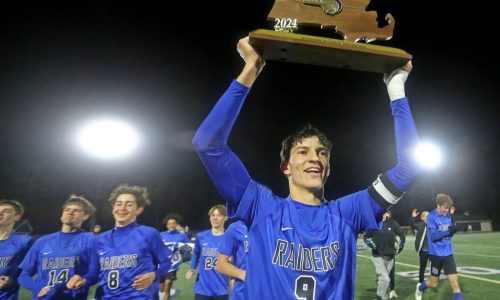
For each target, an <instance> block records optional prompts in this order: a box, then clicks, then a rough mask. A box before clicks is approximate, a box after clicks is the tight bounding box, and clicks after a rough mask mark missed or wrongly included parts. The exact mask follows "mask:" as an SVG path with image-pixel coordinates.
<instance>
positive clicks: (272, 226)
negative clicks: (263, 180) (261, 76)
mask: <svg viewBox="0 0 500 300" xmlns="http://www.w3.org/2000/svg"><path fill="white" fill-rule="evenodd" d="M248 92H249V89H248V88H247V87H245V86H243V85H242V84H240V83H239V82H237V81H233V83H232V84H231V86H230V87H229V88H228V90H227V91H226V92H225V93H224V95H223V96H222V97H221V98H220V100H219V101H218V102H217V104H216V105H215V107H214V108H213V110H212V111H211V112H210V114H209V115H208V117H207V118H206V119H205V121H204V122H203V123H202V125H201V126H200V128H199V129H198V131H197V132H196V135H195V137H194V139H193V145H194V147H195V149H196V150H197V152H198V154H199V156H200V158H201V160H202V162H203V164H204V165H205V167H206V169H207V171H208V173H209V175H210V177H211V179H212V181H213V182H214V184H215V185H216V187H217V189H218V191H219V192H220V194H221V195H222V197H223V198H224V199H225V200H226V203H227V207H228V213H229V215H230V216H232V217H236V218H238V219H241V220H243V221H244V222H245V223H246V224H247V225H248V226H249V238H250V240H249V243H250V244H251V245H254V248H253V249H254V250H252V251H250V252H249V257H248V269H247V277H246V284H247V286H251V287H252V288H251V289H246V290H245V293H246V294H245V299H271V298H276V299H280V298H294V297H295V296H296V295H300V297H309V296H311V295H310V293H313V294H314V295H315V297H317V299H352V298H353V296H354V278H355V273H354V271H355V258H356V238H357V234H359V233H360V232H362V231H364V230H369V229H372V230H373V229H377V228H379V225H380V223H379V222H380V220H381V216H382V214H383V212H384V208H387V207H389V206H390V205H392V204H393V203H391V204H389V205H388V204H387V203H384V201H383V200H382V201H381V199H374V198H373V197H372V196H371V194H370V193H369V189H364V190H361V191H359V192H356V193H353V194H351V195H347V196H345V197H342V198H340V199H337V200H336V201H325V202H324V203H322V204H321V205H320V206H310V205H305V204H302V203H299V202H297V201H295V200H294V199H292V198H291V197H290V196H289V197H288V198H281V197H278V196H276V195H274V194H273V193H272V192H271V191H270V190H269V189H268V188H266V187H265V186H263V185H261V184H259V183H257V182H255V181H253V180H252V178H251V177H250V175H249V174H248V172H247V170H246V168H245V166H244V165H243V163H242V162H241V161H240V159H239V158H238V157H237V156H236V155H235V154H234V153H233V152H232V151H231V149H230V148H229V147H228V145H227V140H228V137H229V133H230V131H231V128H232V126H233V124H234V122H235V121H236V118H237V116H238V114H239V112H240V110H241V107H242V105H243V102H244V100H245V98H246V96H247V94H248ZM391 108H392V114H393V116H394V126H395V134H396V146H397V157H398V163H397V165H396V166H394V167H393V168H392V169H390V170H389V171H388V172H386V177H387V178H388V183H389V184H390V185H394V186H395V189H398V190H399V191H404V190H406V189H407V188H408V187H409V186H410V184H411V183H412V181H413V180H414V178H415V176H416V175H417V174H418V173H419V171H420V170H419V168H418V167H417V165H416V162H415V161H414V160H413V158H412V155H411V153H412V149H413V147H414V146H416V145H417V143H418V136H417V132H416V128H415V124H414V122H413V118H412V116H411V112H410V109H409V105H408V100H407V99H406V98H402V99H399V100H396V101H393V102H391ZM373 186H375V183H374V185H373ZM391 188H392V187H391ZM382 198H383V197H382ZM271 287H272V288H271ZM304 287H307V289H306V288H304Z"/></svg>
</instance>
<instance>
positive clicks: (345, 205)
mask: <svg viewBox="0 0 500 300" xmlns="http://www.w3.org/2000/svg"><path fill="white" fill-rule="evenodd" d="M237 50H238V52H239V53H240V55H241V57H242V58H243V59H244V61H245V65H244V67H243V70H242V71H241V73H240V74H239V75H238V76H237V78H236V79H235V80H234V81H233V82H232V83H231V85H230V86H229V87H228V89H227V90H226V92H225V93H224V94H223V95H222V97H221V98H220V99H219V101H218V103H217V104H216V105H215V106H214V108H213V110H212V111H211V112H210V114H209V115H208V116H207V118H206V119H205V120H204V122H203V123H202V124H201V126H200V127H199V129H198V130H197V132H196V134H195V137H194V139H193V146H194V148H195V150H196V151H197V153H198V155H199V157H200V158H201V160H202V162H203V164H204V165H205V167H206V169H207V171H208V173H209V175H210V177H211V179H212V181H213V183H214V184H215V185H216V188H217V190H218V191H219V193H220V194H221V196H222V198H223V199H224V200H225V202H226V206H223V205H218V206H214V207H212V208H211V209H210V211H209V217H210V222H211V226H212V228H211V229H209V230H207V231H203V232H201V233H199V234H198V235H197V236H196V239H195V245H194V249H193V255H192V258H191V265H190V269H189V271H188V272H187V273H186V278H187V279H191V278H193V277H194V276H195V274H196V283H195V285H194V286H195V287H194V292H195V299H226V298H228V289H227V286H228V284H229V283H228V278H229V277H231V278H234V279H235V282H234V285H233V287H234V288H233V290H232V293H231V298H232V299H252V300H253V299H307V300H309V299H321V300H323V299H327V300H329V299H332V300H345V299H354V286H355V270H356V268H355V266H356V250H357V237H358V235H359V234H361V233H363V232H365V231H370V230H380V229H381V228H382V218H383V215H384V214H385V213H386V212H387V211H388V210H390V208H391V207H392V206H393V205H396V204H397V202H398V201H399V200H400V199H401V198H402V197H403V195H404V191H406V190H407V189H408V188H409V187H410V186H411V184H412V183H413V182H414V181H415V179H416V178H417V177H418V175H420V174H421V172H422V170H421V169H420V167H419V166H418V165H417V164H416V162H415V159H414V158H413V156H412V155H411V153H412V151H411V149H414V146H415V145H417V144H418V142H419V139H418V135H417V131H416V126H415V124H414V121H413V117H412V114H411V111H410V108H409V103H408V99H407V98H406V96H405V89H404V84H405V81H406V78H407V77H408V75H409V73H410V71H411V70H412V64H411V61H410V62H408V63H407V64H405V65H404V66H402V67H400V68H397V69H396V70H394V71H393V72H392V73H390V74H386V75H385V76H384V82H385V84H386V86H387V91H388V95H389V99H390V107H391V111H392V115H393V119H394V128H395V139H396V143H395V144H396V153H397V163H396V165H395V166H393V167H392V168H390V169H389V170H387V171H386V172H384V173H382V174H380V175H378V176H377V177H376V179H375V180H374V181H373V183H372V184H370V185H369V186H368V187H367V188H364V189H361V190H359V191H357V192H355V193H352V194H350V195H346V196H344V197H341V198H339V199H336V200H331V201H328V200H326V199H325V197H324V187H325V182H326V180H327V178H328V176H329V175H330V170H331V169H330V156H331V148H332V143H331V142H330V140H329V139H328V138H327V137H326V135H325V134H324V133H322V132H321V131H319V130H318V129H316V128H314V127H313V126H311V125H309V124H308V125H306V126H305V127H304V128H302V129H301V130H299V131H297V132H295V133H293V134H291V135H290V136H288V137H287V138H285V140H283V143H282V149H281V153H280V156H281V163H280V169H281V171H282V173H283V174H284V175H285V177H286V180H287V182H288V186H289V192H290V194H289V195H288V197H286V198H284V197H280V196H278V195H276V194H274V193H273V192H272V191H271V190H270V189H269V188H268V187H267V186H265V185H263V184H261V183H259V182H257V181H255V180H254V179H253V178H252V177H251V176H250V174H249V173H248V171H247V169H246V167H245V165H244V164H243V162H242V161H241V160H240V159H239V158H238V157H237V156H236V154H235V153H234V152H233V151H232V150H231V149H230V148H229V146H228V145H227V141H228V138H229V134H230V132H231V129H232V126H233V125H234V123H235V121H236V119H237V117H238V115H239V113H240V111H241V107H242V106H243V103H244V102H245V99H246V97H247V95H248V94H249V92H250V88H251V86H252V85H253V84H254V82H255V80H256V79H257V77H258V76H259V74H260V73H261V71H262V69H263V68H264V66H265V60H264V58H263V57H262V56H261V55H260V53H259V52H258V51H257V50H256V49H254V48H253V47H252V46H251V45H250V43H249V38H248V37H246V38H243V39H241V40H240V41H239V42H238V45H237ZM313 103H314V101H312V99H307V101H304V105H309V104H310V105H313ZM318 111H320V108H319V109H318ZM297 113H298V114H300V109H299V110H297ZM360 118H361V117H360ZM253 146H255V145H253ZM445 198H446V197H445ZM441 200H442V199H441ZM441 200H439V201H437V208H436V209H435V210H434V211H432V212H431V213H430V214H429V215H428V216H427V219H426V222H427V226H426V228H428V233H427V236H428V245H429V247H428V250H429V255H430V260H431V270H432V274H431V275H432V276H431V278H430V280H429V281H427V282H426V281H423V282H421V283H419V285H418V287H417V289H416V291H415V297H416V299H420V298H421V297H422V293H423V292H424V291H425V290H426V289H427V288H428V287H431V288H433V287H436V285H437V279H438V278H439V275H440V271H441V269H444V271H445V273H447V274H448V275H449V278H450V281H451V282H452V288H453V292H454V293H453V298H454V299H455V300H459V299H463V295H462V293H461V291H460V288H459V286H458V281H455V279H456V266H455V262H454V260H453V249H452V248H451V240H450V239H451V237H452V236H453V234H454V233H455V228H454V226H453V224H452V222H451V218H450V216H449V215H450V214H449V209H450V207H451V204H450V201H449V200H447V198H446V199H444V200H442V201H441ZM109 201H110V204H111V205H112V208H113V209H112V212H113V217H114V219H115V227H114V228H113V229H112V230H109V231H106V232H104V233H102V234H100V235H98V236H97V237H94V236H92V234H91V233H88V232H85V231H83V230H81V225H82V223H83V222H84V221H85V220H87V219H88V218H89V217H90V216H91V215H92V214H93V212H94V208H93V205H92V204H91V203H90V202H89V201H87V200H86V199H84V198H83V197H78V196H71V197H70V198H69V199H68V201H66V203H65V204H64V205H63V212H62V216H61V223H62V226H61V231H60V232H56V233H54V234H50V235H47V236H45V237H42V238H40V239H38V240H37V241H35V242H34V243H33V245H31V244H32V241H31V239H30V238H28V237H25V236H18V235H15V234H11V232H12V228H13V225H14V223H15V221H16V220H18V219H19V218H20V217H21V215H22V212H23V208H22V206H21V205H20V204H19V203H18V202H16V201H12V200H3V201H2V202H0V209H1V211H0V247H1V248H0V249H1V251H2V253H1V254H0V275H1V276H0V299H16V297H17V293H18V289H19V286H18V284H21V285H22V286H23V287H25V288H27V289H29V290H30V291H31V292H32V295H33V299H58V300H59V299H63V300H64V299H86V298H87V294H88V290H89V287H90V286H91V285H93V284H97V286H98V287H97V290H96V294H95V296H94V297H95V299H97V300H101V299H102V300H108V299H158V298H159V294H158V291H159V290H160V279H162V282H163V291H164V296H163V297H164V299H165V298H166V299H168V297H169V293H168V292H167V291H168V289H169V288H170V287H171V285H172V282H173V281H174V280H175V278H176V273H175V271H176V267H175V266H176V264H175V261H174V260H172V258H177V259H178V257H177V256H176V254H175V251H176V246H175V243H181V242H182V239H183V237H182V236H179V235H177V234H175V233H173V234H170V233H169V234H164V235H163V238H164V239H166V238H168V239H170V238H171V239H172V240H170V241H168V243H174V244H169V245H168V246H167V245H165V241H166V240H164V239H163V240H162V235H160V233H159V232H158V231H157V230H156V229H154V228H151V227H147V226H143V225H140V224H138V223H137V221H136V219H137V217H138V216H139V215H140V214H141V213H142V212H143V211H144V209H145V207H146V206H147V205H148V204H149V197H148V194H147V190H146V189H145V188H143V187H136V186H128V185H120V186H118V187H117V188H116V189H115V190H114V191H113V192H112V193H111V195H110V198H109ZM440 201H441V202H440ZM228 215H229V216H231V217H234V218H236V219H238V220H241V221H242V223H241V222H240V223H234V225H233V224H232V225H231V226H230V227H229V229H228V231H227V232H225V228H224V223H225V222H226V220H227V217H228ZM245 226H246V227H245ZM245 257H246V260H247V264H246V265H245V262H244V261H245ZM375 261H376V266H381V265H382V264H384V265H385V262H383V261H381V260H378V259H376V260H375ZM374 263H375V262H374ZM387 265H390V264H387ZM177 266H178V264H177ZM226 275H227V276H226ZM450 275H451V276H450ZM453 275H454V276H453ZM228 276H229V277H228ZM16 279H17V280H16ZM243 283H244V284H243ZM455 283H456V284H455ZM247 287H251V288H247ZM377 297H379V298H381V299H386V298H387V297H388V294H387V292H386V291H381V295H377Z"/></svg>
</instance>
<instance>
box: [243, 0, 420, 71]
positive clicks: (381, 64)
mask: <svg viewBox="0 0 500 300" xmlns="http://www.w3.org/2000/svg"><path fill="white" fill-rule="evenodd" d="M369 2H370V0H275V3H274V6H273V8H272V9H271V12H270V13H269V15H268V19H270V20H274V21H275V30H274V31H273V30H267V29H257V30H255V31H252V32H250V44H251V45H252V46H254V47H255V48H256V49H258V50H260V51H261V52H262V55H263V57H264V58H265V59H267V60H277V61H286V62H295V63H303V64H311V65H320V66H328V67H336V68H344V69H352V70H359V71H367V72H376V73H388V72H390V71H392V70H394V69H396V68H397V67H399V66H402V65H404V64H405V63H406V62H408V61H409V60H411V59H412V56H411V54H409V53H407V52H406V51H404V50H401V49H397V48H391V47H385V46H379V45H372V44H368V42H371V41H375V40H389V39H390V38H391V37H392V33H393V30H394V25H395V24H394V23H395V22H394V18H393V17H392V16H391V15H390V14H387V16H386V17H385V21H386V26H384V27H378V23H377V13H376V12H374V11H366V10H365V9H366V7H367V6H368V4H369ZM298 26H317V27H320V28H321V29H325V30H328V29H332V30H333V31H334V32H336V33H337V34H339V35H340V36H341V37H342V38H343V39H335V38H328V37H322V36H314V35H306V34H298V33H294V32H293V31H294V30H297V29H298Z"/></svg>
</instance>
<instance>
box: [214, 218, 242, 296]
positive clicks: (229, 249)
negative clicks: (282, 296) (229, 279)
mask: <svg viewBox="0 0 500 300" xmlns="http://www.w3.org/2000/svg"><path fill="white" fill-rule="evenodd" d="M248 249H249V243H248V229H247V226H246V225H245V223H243V222H242V221H236V222H234V223H232V224H231V225H229V227H228V228H227V230H226V232H225V233H224V242H223V243H222V245H221V247H220V249H219V253H221V254H224V255H227V256H231V257H232V262H233V264H234V265H235V266H236V267H238V268H240V269H242V270H246V269H247V256H248ZM244 288H245V283H244V282H243V281H241V280H239V279H235V281H234V286H233V290H232V291H231V296H230V299H232V300H237V299H243V289H244Z"/></svg>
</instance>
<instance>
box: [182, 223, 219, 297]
mask: <svg viewBox="0 0 500 300" xmlns="http://www.w3.org/2000/svg"><path fill="white" fill-rule="evenodd" d="M223 242H224V235H213V234H212V230H211V229H209V230H205V231H202V232H200V233H198V234H197V235H196V240H195V242H194V249H193V256H192V257H191V266H190V269H191V270H194V269H196V267H197V266H198V277H197V278H196V283H195V285H194V292H195V293H196V294H199V295H204V296H222V295H227V293H228V278H227V276H225V275H222V274H220V273H219V272H217V271H216V270H215V264H216V263H217V256H218V255H219V247H220V246H221V245H222V243H223Z"/></svg>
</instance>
